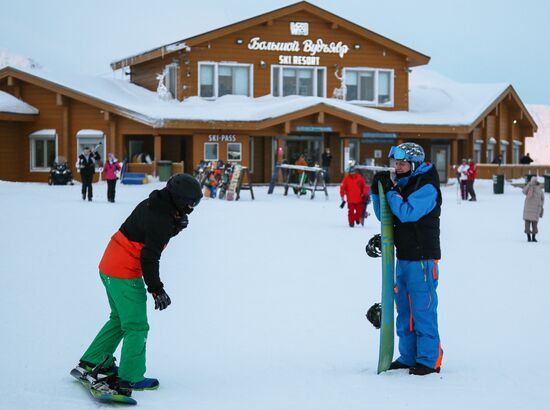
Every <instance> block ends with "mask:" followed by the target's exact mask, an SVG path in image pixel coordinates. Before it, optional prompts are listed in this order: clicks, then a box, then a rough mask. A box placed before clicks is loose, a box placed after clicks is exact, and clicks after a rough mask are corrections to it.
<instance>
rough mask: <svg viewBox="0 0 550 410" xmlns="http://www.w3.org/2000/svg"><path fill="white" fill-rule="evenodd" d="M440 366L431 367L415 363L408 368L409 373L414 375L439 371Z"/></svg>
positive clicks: (424, 374)
mask: <svg viewBox="0 0 550 410" xmlns="http://www.w3.org/2000/svg"><path fill="white" fill-rule="evenodd" d="M440 370H441V367H438V368H436V369H434V368H433V367H428V366H424V365H423V364H420V363H417V364H416V366H414V367H411V368H410V369H409V374H414V375H415V376H426V375H427V374H431V373H439V371H440Z"/></svg>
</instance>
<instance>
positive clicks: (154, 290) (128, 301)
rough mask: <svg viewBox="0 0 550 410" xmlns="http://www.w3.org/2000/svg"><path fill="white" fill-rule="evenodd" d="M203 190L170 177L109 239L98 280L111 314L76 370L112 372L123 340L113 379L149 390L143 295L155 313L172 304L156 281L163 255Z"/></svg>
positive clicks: (153, 382)
mask: <svg viewBox="0 0 550 410" xmlns="http://www.w3.org/2000/svg"><path fill="white" fill-rule="evenodd" d="M201 198H202V193H201V187H200V185H199V183H198V181H197V180H196V179H195V178H193V177H192V176H191V175H187V174H177V175H174V176H172V177H171V178H170V179H169V180H168V183H167V184H166V187H165V188H163V189H160V190H155V191H153V192H151V194H150V195H149V198H147V199H145V200H144V201H142V202H141V203H140V204H138V205H137V206H136V208H135V209H134V210H133V211H132V213H131V214H130V216H129V217H128V218H127V219H126V221H124V223H123V224H122V225H121V227H120V229H119V230H118V231H117V232H116V233H115V234H114V235H113V236H112V238H111V241H110V242H109V244H108V245H107V248H106V249H105V252H104V254H103V258H102V259H101V262H100V263H99V276H100V278H101V281H102V283H103V285H104V286H105V289H106V291H107V297H108V300H109V305H110V307H111V314H110V317H109V320H108V321H107V323H106V324H105V325H104V326H103V328H102V329H101V330H100V332H99V333H98V334H97V336H96V337H95V339H94V340H93V342H92V344H91V345H90V347H89V348H88V349H87V350H86V352H85V353H84V355H83V356H82V358H81V362H80V367H82V368H84V366H86V365H87V366H97V365H98V364H100V363H103V367H105V368H107V369H109V368H111V366H112V364H113V361H114V358H113V353H114V352H115V350H116V348H117V346H118V345H119V343H120V342H121V340H122V341H123V345H122V353H121V359H120V367H119V368H118V370H117V378H116V381H117V383H118V386H120V387H121V388H123V389H131V390H143V389H146V390H151V389H156V388H158V386H159V382H158V380H157V379H151V378H145V377H144V374H145V341H146V339H147V333H148V331H149V324H148V322H147V309H146V307H147V306H146V302H147V293H146V291H148V292H149V293H151V295H152V297H153V299H154V301H155V309H158V310H164V309H166V308H167V307H168V306H170V303H171V300H170V297H169V296H168V295H167V293H166V291H165V290H164V284H163V283H162V282H161V280H160V277H159V260H160V257H161V253H162V251H163V250H164V248H165V247H166V245H167V244H168V242H169V241H170V239H171V238H172V237H174V236H176V235H177V234H178V233H179V232H181V230H182V229H185V228H186V227H187V224H188V222H189V221H188V218H187V215H188V214H190V213H191V212H192V211H193V209H194V208H195V207H196V206H197V205H198V204H199V202H200V200H201Z"/></svg>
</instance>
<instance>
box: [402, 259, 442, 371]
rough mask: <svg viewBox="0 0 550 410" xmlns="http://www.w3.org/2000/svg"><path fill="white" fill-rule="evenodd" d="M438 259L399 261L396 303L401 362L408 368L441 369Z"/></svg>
mask: <svg viewBox="0 0 550 410" xmlns="http://www.w3.org/2000/svg"><path fill="white" fill-rule="evenodd" d="M437 262H438V261H437V260H433V259H429V260H420V261H407V260H400V259H397V266H396V288H395V304H396V305H397V321H396V328H397V336H399V354H400V356H399V359H398V360H399V361H400V362H401V363H404V364H406V365H409V366H414V365H415V364H417V363H418V364H423V365H424V366H427V367H431V368H437V367H440V366H441V360H442V358H443V350H442V349H441V343H440V340H439V331H438V328H437V293H436V289H437V283H438V280H439V268H438V266H437Z"/></svg>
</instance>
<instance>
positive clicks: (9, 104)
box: [0, 91, 38, 114]
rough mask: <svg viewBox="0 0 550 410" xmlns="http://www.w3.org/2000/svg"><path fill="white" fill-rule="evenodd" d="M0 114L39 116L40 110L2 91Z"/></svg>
mask: <svg viewBox="0 0 550 410" xmlns="http://www.w3.org/2000/svg"><path fill="white" fill-rule="evenodd" d="M0 112H3V113H10V114H38V110H37V109H36V108H34V107H33V106H32V105H29V104H27V103H26V102H24V101H21V100H19V99H18V98H15V97H14V96H13V95H11V94H8V93H6V92H4V91H0Z"/></svg>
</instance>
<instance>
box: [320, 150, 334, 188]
mask: <svg viewBox="0 0 550 410" xmlns="http://www.w3.org/2000/svg"><path fill="white" fill-rule="evenodd" d="M331 161H332V154H331V153H330V148H329V147H326V148H325V151H324V152H323V154H322V155H321V166H322V167H323V171H324V173H325V183H327V184H328V183H329V182H330V163H331Z"/></svg>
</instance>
